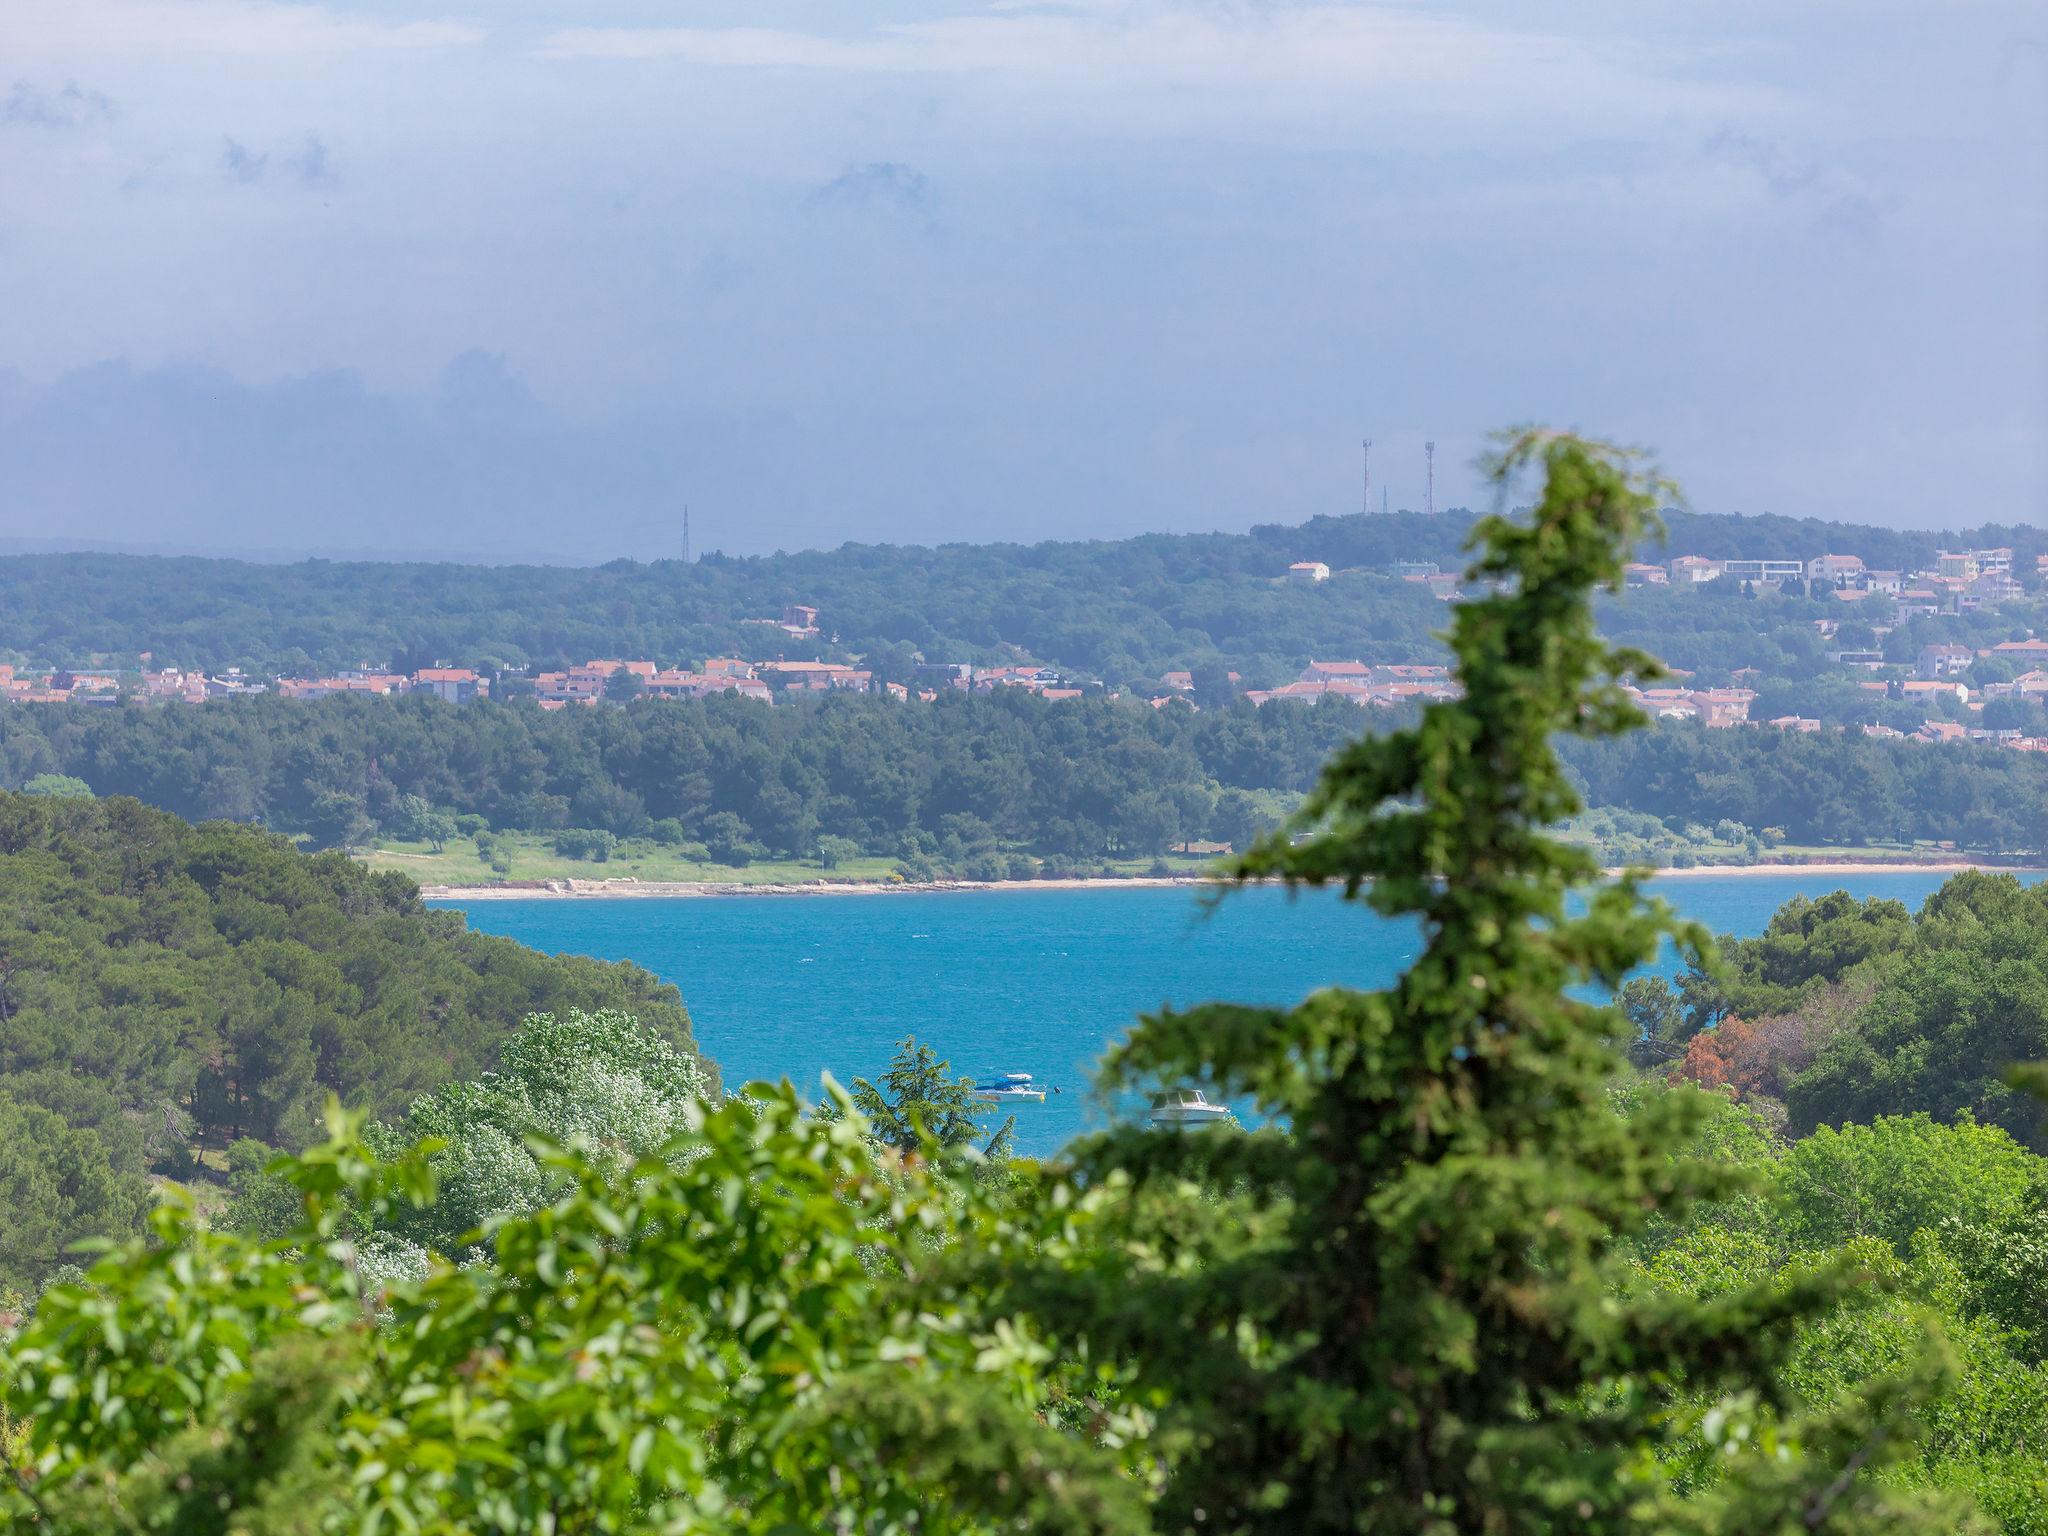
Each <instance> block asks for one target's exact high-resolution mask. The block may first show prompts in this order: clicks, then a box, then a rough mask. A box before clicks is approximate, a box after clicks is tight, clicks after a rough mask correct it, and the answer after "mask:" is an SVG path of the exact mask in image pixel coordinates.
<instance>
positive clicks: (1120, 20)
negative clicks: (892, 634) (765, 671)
mask: <svg viewBox="0 0 2048 1536" xmlns="http://www.w3.org/2000/svg"><path fill="white" fill-rule="evenodd" d="M436 6H437V0H336V3H332V4H327V5H318V4H306V3H297V0H291V3H286V0H63V3H62V4H52V3H50V0H0V549H5V548H6V547H9V542H10V541H20V542H21V543H22V544H27V545H33V546H43V547H48V546H51V545H74V546H75V545H79V544H98V545H112V546H127V547H135V548H149V549H198V550H207V551H213V552H223V553H241V554H249V555H255V556H259V557H263V556H272V555H277V554H282V553H288V552H303V551H320V552H364V553H377V554H390V555H398V554H405V553H419V554H426V555H434V556H450V555H452V556H457V557H461V558H471V559H521V558H555V559H564V560H576V561H585V562H596V561H602V560H606V559H610V558H613V557H615V556H620V555H635V556H639V557H642V558H658V557H663V556H669V555H673V554H676V553H678V552H679V551H680V547H681V519H682V509H683V506H684V505H685V504H686V503H687V504H688V505H689V506H690V508H691V511H692V523H693V542H694V543H695V545H696V547H697V548H699V549H706V548H713V547H718V548H724V549H726V550H729V551H733V552H737V553H750V552H758V551H766V550H772V549H775V548H778V547H780V548H790V549H795V548H801V547H815V546H834V545H837V544H839V543H841V542H843V541H846V540H863V541H894V542H906V543H907V542H917V543H932V542H941V541H945V540H949V539H977V540H978V539H1015V540H1031V539H1039V538H1053V537H1091V536H1120V535H1124V534H1129V533H1134V532H1139V531H1143V530H1149V529H1157V530H1167V531H1182V530H1191V529H1208V528H1224V529H1243V528H1246V527H1248V526H1250V525H1251V524H1253V523H1264V522H1299V521H1301V520H1302V519H1305V518H1307V517H1310V516H1313V515H1315V514H1318V513H1341V512H1346V511H1351V510H1355V509H1356V508H1357V506H1358V501H1359V493H1360V486H1359V468H1360V465H1359V439H1360V438H1361V437H1363V436H1367V435H1369V436H1371V437H1372V438H1373V439H1374V441H1375V447H1374V451H1373V467H1374V477H1375V481H1376V486H1383V487H1384V488H1385V490H1386V491H1387V493H1388V500H1389V502H1390V504H1391V505H1393V506H1395V507H1402V506H1409V507H1419V506H1420V505H1421V504H1422V498H1423V461H1422V447H1421V445H1422V442H1423V440H1424V439H1426V438H1434V439H1435V441H1436V442H1437V443H1438V455H1437V490H1436V495H1437V502H1438V504H1439V505H1440V506H1450V505H1455V504H1459V503H1465V504H1471V505H1479V504H1481V503H1482V501H1483V499H1484V490H1483V488H1482V487H1481V486H1480V485H1479V484H1478V482H1477V479H1476V477H1475V475H1474V473H1473V470H1472V461H1473V459H1474V457H1475V455H1476V454H1477V453H1478V451H1479V450H1480V448H1481V447H1482V446H1483V440H1484V434H1485V433H1486V432H1487V431H1488V430H1490V429H1492V428H1495V427H1499V426H1503V425H1506V424H1510V423H1513V422H1517V421H1524V420H1538V419H1540V420H1545V421H1549V422H1553V423H1557V424H1561V425H1575V426H1579V427H1582V428H1585V429H1588V430H1592V431H1595V432H1598V433H1601V434H1603V435H1607V436H1611V437H1616V438H1620V439H1623V440H1627V441H1631V442H1639V443H1644V444H1648V445H1650V446H1653V447H1654V448H1655V449H1657V450H1658V452H1659V454H1660V457H1661V459H1662V461H1663V462H1664V463H1665V465H1666V466H1667V467H1668V468H1669V469H1670V470H1672V471H1673V472H1674V473H1676V474H1677V475H1678V476H1679V477H1680V479H1681V480H1682V481H1683V483H1684V484H1685V486H1686V488H1687V490H1688V491H1689V492H1690V494H1691V497H1692V501H1693V503H1694V505H1696V506H1697V507H1699V508H1700V509H1702V510H1705V511H1742V512H1762V511H1775V512H1782V513H1787V514H1792V515H1799V516H1818V517H1825V518H1833V519H1843V520H1850V521H1859V522H1877V523H1884V524H1889V525H1893V526H1911V527H1945V526H1955V525H1961V524H1974V523H1981V522H1986V521H1995V522H2002V523H2017V522H2038V521H2040V520H2041V519H2042V515H2043V512H2044V510H2048V434H2044V430H2043V429H2044V423H2048V197H2044V193H2043V189H2044V187H2048V22H2044V20H2043V18H2042V12H2041V9H2040V7H2039V5H2038V3H2037V0H1984V3H1976V4H1970V5H1964V6H1934V5H1928V4H1925V3H1924V0H1865V3H1859V4H1853V5H1852V4H1848V3H1845V0H1814V3H1800V0H1793V3H1790V4H1776V5H1764V4H1761V3H1758V0H1731V3H1728V4H1722V5H1712V6H1701V5H1698V4H1686V3H1680V0H1634V3H1628V4H1624V3H1621V0H1574V3H1567V0H1523V3H1520V4H1514V5H1510V4H1507V3H1506V0H1479V3H1475V4H1470V5H1460V6H1441V5H1415V4H1389V5H1364V4H1346V3H1334V0H1333V3H1290V0H999V3H998V0H983V3H974V0H695V3H690V4H682V3H678V0H578V3H575V4H571V3H569V0H494V3H493V4H490V5H479V6H471V7H469V8H467V9H465V8H463V7H462V6H460V5H457V4H455V3H453V0H451V3H450V4H449V5H448V7H447V8H446V9H443V10H437V9H436ZM1373 501H1374V505H1375V508H1377V506H1378V504H1379V501H1380V491H1379V489H1377V488H1376V489H1375V492H1374V495H1373ZM17 547H18V546H17Z"/></svg>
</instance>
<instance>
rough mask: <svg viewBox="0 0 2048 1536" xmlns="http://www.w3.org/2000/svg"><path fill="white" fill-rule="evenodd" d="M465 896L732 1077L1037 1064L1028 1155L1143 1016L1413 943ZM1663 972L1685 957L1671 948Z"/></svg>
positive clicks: (1113, 900)
mask: <svg viewBox="0 0 2048 1536" xmlns="http://www.w3.org/2000/svg"><path fill="white" fill-rule="evenodd" d="M1944 878H1945V877H1944V876H1942V875H1939V874H1935V873H1924V874H1923V873H1911V874H1869V875H1849V876H1843V875H1817V876H1805V875H1729V876H1717V875H1699V876H1691V877H1685V878H1678V879H1670V880H1666V881H1662V882H1659V883H1658V885H1657V887H1656V889H1658V890H1659V891H1660V892H1661V894H1663V895H1665V896H1667V897H1668V898H1669V899H1670V900H1671V901H1672V902H1673V903H1674V904H1675V905H1676V906H1677V907H1678V908H1679V909H1680V910H1681V911H1682V912H1683V913H1685V914H1686V915H1687V916H1689V917H1693V918H1696V919H1698V920H1699V921H1701V922H1704V923H1706V924H1707V925H1708V926H1709V927H1711V928H1712V929H1713V930H1714V931H1715V932H1731V933H1736V934H1751V933H1756V932H1758V931H1760V930H1761V929H1762V928H1763V926H1764V925H1765V924H1766V923H1767V922H1768V921H1769V920H1770V916H1771V913H1772V912H1774V911H1776V910H1777V908H1778V906H1779V905H1780V904H1781V903H1783V902H1785V901H1787V900H1789V899H1791V898H1792V897H1793V896H1795V895H1808V896H1816V895H1820V894H1823V893H1825V892H1827V891H1831V890H1837V889H1848V890H1850V891H1852V892H1854V893H1855V894H1856V895H1858V896H1887V897H1895V898H1897V899H1899V900H1903V901H1905V902H1906V903H1907V904H1908V905H1910V906H1914V907H1917V906H1918V905H1919V904H1920V902H1921V901H1922V900H1923V899H1924V898H1925V897H1926V896H1927V895H1928V893H1929V892H1931V891H1933V890H1934V889H1935V887H1937V886H1938V885H1940V884H1941V882H1942V880H1943V879H1944ZM2028 878H2029V879H2031V878H2035V877H2033V876H2029V877H2028ZM444 905H461V904H460V903H444ZM466 910H467V912H468V916H469V920H470V922H471V923H472V924H473V925H474V926H475V927H477V928H479V929H481V930H483V931H485V932H489V933H500V934H505V935H507V936H509V937H511V938H514V939H517V940H519V941H520V942H521V943H524V944H529V945H532V946H533V947H534V948H536V949H543V950H549V951H554V952H558V953H573V954H583V955H592V956H596V957H598V958H600V959H605V960H632V961H636V962H637V963H639V964H640V965H643V966H645V967H646V968H647V969H649V970H651V971H653V972H655V973H656V974H657V975H659V976H662V977H663V978H665V979H667V980H669V981H673V982H674V983H675V984H676V985H677V986H678V987H680V988H681V989H682V993H683V998H684V1000H685V1001H686V1002H687V1003H688V1005H689V1009H690V1016H691V1018H692V1019H693V1020H694V1021H695V1026H696V1031H697V1039H698V1042H699V1043H700V1045H701V1046H702V1047H703V1049H704V1050H705V1051H706V1052H707V1053H708V1054H710V1055H711V1056H712V1057H713V1058H714V1059H715V1060H716V1061H717V1062H718V1063H719V1067H720V1070H721V1071H722V1072H723V1073H724V1076H725V1081H726V1083H727V1085H728V1086H736V1085H738V1084H740V1083H743V1082H747V1081H749V1080H751V1079H754V1078H779V1077H788V1078H790V1079H792V1080H793V1081H794V1082H796V1083H797V1085H798V1086H799V1087H800V1088H802V1089H804V1090H805V1091H806V1092H807V1093H815V1092H816V1091H817V1085H818V1079H819V1074H820V1073H822V1072H828V1071H829V1072H830V1073H832V1074H833V1076H835V1077H836V1078H838V1079H839V1081H841V1082H842V1083H845V1082H850V1081H851V1080H852V1079H853V1078H854V1077H856V1076H869V1077H872V1076H875V1075H877V1074H879V1073H880V1072H881V1071H882V1070H884V1069H885V1068H886V1066H887V1064H888V1060H889V1056H890V1053H891V1050H892V1049H893V1047H894V1046H895V1044H896V1042H897V1041H898V1040H901V1039H902V1038H903V1037H904V1036H906V1035H912V1034H914V1035H917V1036H918V1037H919V1038H920V1039H923V1040H927V1041H929V1042H931V1044H932V1045H933V1046H934V1047H935V1048H936V1049H937V1050H938V1051H939V1053H940V1054H941V1055H942V1056H945V1057H947V1058H948V1059H949V1060H950V1061H951V1062H952V1064H953V1066H954V1068H955V1069H956V1070H957V1071H959V1072H962V1073H970V1074H974V1075H976V1076H979V1075H982V1074H986V1073H994V1072H1029V1073H1031V1074H1033V1075H1034V1076H1035V1077H1036V1078H1037V1079H1038V1080H1039V1081H1040V1083H1042V1084H1048V1085H1053V1086H1057V1087H1058V1088H1060V1089H1061V1090H1062V1091H1061V1092H1060V1093H1059V1094H1058V1095H1056V1096H1052V1097H1049V1098H1048V1099H1047V1100H1046V1102H1045V1103H1044V1104H1043V1105H1042V1106H1032V1105H1027V1106H1024V1107H1022V1108H1021V1109H1020V1110H1019V1111H1018V1114H1017V1139H1018V1146H1019V1150H1020V1151H1023V1152H1028V1153H1044V1152H1050V1151H1053V1150H1054V1149H1056V1148H1057V1147H1059V1146H1060V1145H1061V1144H1062V1143H1064V1142H1065V1141H1067V1140H1068V1139H1069V1138H1070V1137H1072V1136H1074V1135H1075V1134H1076V1133H1078V1132H1080V1131H1082V1130H1085V1129H1089V1128H1091V1127H1096V1126H1100V1125H1101V1124H1102V1123H1103V1122H1104V1119H1105V1117H1106V1116H1107V1114H1108V1113H1109V1111H1108V1109H1107V1108H1106V1107H1105V1106H1104V1105H1103V1104H1101V1103H1099V1102H1098V1101H1097V1100H1096V1098H1095V1097H1094V1095H1093V1094H1092V1092H1091V1090H1090V1088H1089V1068H1090V1064H1091V1063H1092V1062H1093V1061H1094V1060H1095V1059H1096V1058H1097V1057H1098V1056H1099V1055H1100V1053H1101V1052H1102V1049H1103V1047H1104V1046H1105V1045H1107V1044H1109V1043H1110V1042H1111V1041H1113V1040H1114V1039H1116V1038H1117V1036H1119V1035H1120V1034H1121V1033H1122V1032H1123V1031H1124V1030H1125V1029H1126V1028H1128V1027H1129V1025H1130V1023H1131V1021H1132V1020H1133V1019H1134V1018H1135V1017H1137V1016H1138V1015H1139V1014H1141V1013H1144V1012H1146V1011H1147V1010H1150V1009H1154V1008H1158V1007H1159V1006H1161V1005H1162V1004H1169V1003H1171V1004H1188V1003H1194V1002H1200V1001H1204V1000H1206V999H1210V998H1229V999H1234V1000H1237V1001H1241V1002H1258V1003H1276V1004H1282V1003H1292V1002H1295V1001H1297V1000H1299V999H1300V998H1302V997H1304V996H1306V995H1307V994H1308V993H1310V992H1312V991H1314V990H1315V989H1316V988H1318V987H1323V986H1329V985H1332V984H1337V983H1342V984H1345V985H1350V986H1360V987H1376V986H1382V985H1384V984H1385V983H1386V982H1387V981H1388V980H1389V979H1390V978H1391V977H1392V976H1394V975H1395V974H1396V973H1397V972H1398V971H1399V970H1400V968H1401V967H1402V966H1403V965H1404V964H1405V963H1406V962H1407V961H1408V959H1409V958H1410V957H1411V956H1412V955H1413V954H1414V951H1415V948H1416V935H1415V931H1414V929H1413V928H1412V927H1410V926H1408V925H1406V924H1401V923H1394V922H1389V921H1387V920H1385V919H1383V918H1380V917H1378V916H1376V915H1374V914H1373V913H1372V912H1370V911H1369V910H1367V909H1366V908H1365V907H1363V906H1361V905H1356V904H1347V903H1345V902H1343V901H1341V900H1339V899H1337V898H1336V897H1334V896H1329V895H1320V894H1319V895H1312V896H1303V897H1300V898H1298V899H1293V900H1290V898H1289V897H1288V896H1287V895H1286V894H1285V893H1284V892H1281V891H1277V890H1264V889H1262V890H1248V891H1242V892H1239V893H1237V894H1235V895H1233V896H1231V897H1229V898H1228V899H1227V900H1225V901H1224V902H1223V903H1222V904H1221V906H1220V907H1218V908H1216V909H1215V910H1213V911H1205V910H1204V909H1203V907H1202V905H1201V904H1200V903H1199V902H1198V900H1197V898H1196V896H1195V894H1194V893H1193V892H1192V891H1191V890H1189V889H1188V888H1186V887H1174V886H1141V887H1127V888H1118V887H1098V888H1091V889H1083V890H1049V889H1032V888H1029V887H1023V888H1018V889H1013V890H993V891H958V892H953V891H944V892H919V893H904V894H891V895H845V896H809V895H806V896H724V897H683V898H676V899H660V898H645V899H641V898H635V899H621V900H602V899H592V900H582V901H579V900H573V899H568V900H564V899H553V900H549V899H542V900H533V901H481V902H475V903H472V904H469V905H468V906H467V907H466ZM1662 968H1663V969H1664V970H1665V971H1666V973H1667V974H1668V973H1669V972H1671V971H1673V970H1675V969H1676V964H1675V962H1674V961H1673V960H1672V959H1671V958H1670V957H1669V956H1667V957H1666V959H1665V961H1664V963H1663V966H1662Z"/></svg>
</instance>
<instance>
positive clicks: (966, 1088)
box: [853, 1038, 989, 1152]
mask: <svg viewBox="0 0 2048 1536" xmlns="http://www.w3.org/2000/svg"><path fill="white" fill-rule="evenodd" d="M973 1089H974V1080H973V1079H972V1078H968V1077H954V1076H953V1075H952V1072H951V1064H950V1063H948V1062H944V1061H941V1060H939V1058H938V1053H937V1052H935V1051H934V1050H933V1049H932V1048H931V1047H930V1046H929V1045H926V1044H925V1043H924V1042H923V1041H921V1040H918V1039H916V1038H911V1039H907V1040H900V1041H898V1042H897V1044H896V1054H895V1056H894V1057H893V1058H891V1060H890V1062H889V1070H888V1072H887V1074H886V1075H884V1077H883V1078H882V1082H881V1086H880V1087H877V1086H876V1085H875V1084H873V1083H871V1082H869V1081H868V1080H867V1079H866V1078H864V1077H857V1078H855V1079H854V1080H853V1102H854V1104H855V1106H856V1107H857V1108H858V1109H859V1110H860V1112H861V1114H862V1115H864V1116H865V1117H866V1118H867V1122H868V1125H869V1126H870V1127H871V1128H872V1129H873V1131H874V1133H875V1135H876V1137H878V1138H879V1139H880V1141H881V1143H882V1145H884V1146H886V1147H892V1148H894V1149H895V1150H896V1151H898V1152H916V1151H918V1150H919V1149H921V1148H922V1147H923V1146H924V1145H925V1143H926V1141H927V1140H929V1141H930V1142H931V1143H932V1144H933V1145H935V1146H936V1147H937V1148H938V1149H939V1150H940V1151H942V1152H953V1151H958V1150H959V1149H960V1148H962V1147H968V1146H972V1145H973V1144H974V1142H975V1140H976V1139H977V1138H978V1137H979V1136H980V1135H981V1130H982V1127H981V1119H982V1117H983V1116H985V1115H986V1114H987V1113H988V1110H989V1106H987V1105H986V1104H982V1103H979V1102H977V1101H976V1099H975V1097H974V1092H973Z"/></svg>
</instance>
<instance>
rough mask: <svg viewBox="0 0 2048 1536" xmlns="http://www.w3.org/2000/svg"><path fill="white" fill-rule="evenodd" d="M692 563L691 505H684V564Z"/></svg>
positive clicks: (686, 503)
mask: <svg viewBox="0 0 2048 1536" xmlns="http://www.w3.org/2000/svg"><path fill="white" fill-rule="evenodd" d="M689 563H690V504H689V503H688V502H684V503H683V564H685V565H688V564H689Z"/></svg>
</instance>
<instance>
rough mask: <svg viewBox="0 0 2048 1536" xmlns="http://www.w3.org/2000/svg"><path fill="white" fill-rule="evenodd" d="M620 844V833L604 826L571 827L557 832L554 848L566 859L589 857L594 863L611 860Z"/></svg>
mask: <svg viewBox="0 0 2048 1536" xmlns="http://www.w3.org/2000/svg"><path fill="white" fill-rule="evenodd" d="M618 846H619V839H618V834H616V833H613V832H607V831H605V830H604V829H603V828H602V827H569V828H566V829H565V830H563V831H560V832H557V833H556V834H555V840H554V849H555V852H556V853H558V854H560V855H561V856H562V857H563V858H565V859H589V860H590V861H591V862H592V863H594V864H604V863H607V862H609V861H610V859H611V856H612V854H613V852H615V851H616V850H617V848H618Z"/></svg>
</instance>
